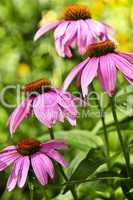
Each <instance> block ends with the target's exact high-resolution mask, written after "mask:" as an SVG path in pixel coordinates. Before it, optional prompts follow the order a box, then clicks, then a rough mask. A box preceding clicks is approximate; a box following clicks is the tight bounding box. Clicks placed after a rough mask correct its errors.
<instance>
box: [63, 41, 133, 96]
mask: <svg viewBox="0 0 133 200" xmlns="http://www.w3.org/2000/svg"><path fill="white" fill-rule="evenodd" d="M115 49H116V44H115V43H114V42H112V41H110V40H106V41H104V42H99V43H96V44H92V45H90V46H89V47H88V49H87V52H86V54H87V56H88V58H87V59H86V60H85V61H83V62H82V63H80V64H79V65H77V66H76V67H75V68H74V69H73V70H72V71H71V72H70V73H69V75H68V76H67V78H66V79H65V81H64V85H63V91H65V90H66V89H67V88H68V86H69V85H70V83H71V82H72V80H73V79H74V78H75V77H76V76H78V84H80V86H81V88H82V93H83V96H86V95H87V94H88V86H89V85H90V84H91V82H92V81H93V79H94V78H95V77H96V76H98V78H99V80H100V83H101V85H102V87H103V89H104V90H105V91H106V92H107V93H108V95H109V96H112V95H113V94H114V90H115V86H116V79H117V69H118V70H120V71H121V72H122V73H123V75H124V77H125V79H127V80H128V82H129V83H130V84H132V85H133V54H131V53H126V52H125V53H124V52H117V51H116V50H115Z"/></svg>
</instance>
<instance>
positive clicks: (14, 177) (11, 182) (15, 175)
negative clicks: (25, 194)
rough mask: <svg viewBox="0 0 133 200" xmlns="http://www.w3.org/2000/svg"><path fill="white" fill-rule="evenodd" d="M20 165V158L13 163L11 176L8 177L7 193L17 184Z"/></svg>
mask: <svg viewBox="0 0 133 200" xmlns="http://www.w3.org/2000/svg"><path fill="white" fill-rule="evenodd" d="M21 163H22V158H19V159H18V160H16V161H15V163H14V165H13V168H12V172H11V175H10V176H9V178H8V181H7V190H8V191H9V192H10V191H12V190H13V189H14V188H15V186H16V184H17V178H18V174H19V170H20V167H21Z"/></svg>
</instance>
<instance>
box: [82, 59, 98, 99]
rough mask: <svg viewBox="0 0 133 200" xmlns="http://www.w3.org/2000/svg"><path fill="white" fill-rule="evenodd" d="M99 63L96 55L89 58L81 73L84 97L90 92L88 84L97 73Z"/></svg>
mask: <svg viewBox="0 0 133 200" xmlns="http://www.w3.org/2000/svg"><path fill="white" fill-rule="evenodd" d="M98 64H99V58H96V57H94V58H91V59H90V60H89V62H88V64H87V65H86V66H85V68H84V69H83V72H82V75H81V88H82V93H83V96H84V97H85V96H86V95H87V94H88V86H89V85H90V83H91V82H92V80H93V79H94V78H95V77H96V75H97V70H98Z"/></svg>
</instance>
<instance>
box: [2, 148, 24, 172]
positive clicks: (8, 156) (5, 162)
mask: <svg viewBox="0 0 133 200" xmlns="http://www.w3.org/2000/svg"><path fill="white" fill-rule="evenodd" d="M19 157H20V154H18V153H17V152H16V151H14V152H8V153H3V154H2V155H1V156H0V171H3V170H4V169H5V168H6V167H8V166H9V165H10V164H12V163H13V162H14V161H15V160H17V159H18V158H19Z"/></svg>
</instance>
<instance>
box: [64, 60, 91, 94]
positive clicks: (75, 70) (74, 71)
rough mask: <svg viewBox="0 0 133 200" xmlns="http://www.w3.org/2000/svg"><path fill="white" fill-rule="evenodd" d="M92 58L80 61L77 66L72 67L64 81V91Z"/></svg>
mask: <svg viewBox="0 0 133 200" xmlns="http://www.w3.org/2000/svg"><path fill="white" fill-rule="evenodd" d="M89 59H90V58H87V59H86V60H85V61H83V62H82V63H80V64H79V65H77V66H76V67H75V68H73V69H72V71H71V72H70V73H69V74H68V76H67V77H66V79H65V81H64V83H63V87H62V91H66V90H67V88H68V87H69V85H70V83H71V82H72V81H73V79H74V78H75V77H76V76H77V74H78V73H79V72H80V70H82V69H83V67H84V66H85V65H86V63H88V61H89Z"/></svg>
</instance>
